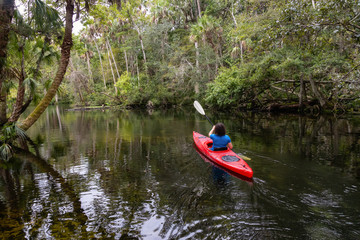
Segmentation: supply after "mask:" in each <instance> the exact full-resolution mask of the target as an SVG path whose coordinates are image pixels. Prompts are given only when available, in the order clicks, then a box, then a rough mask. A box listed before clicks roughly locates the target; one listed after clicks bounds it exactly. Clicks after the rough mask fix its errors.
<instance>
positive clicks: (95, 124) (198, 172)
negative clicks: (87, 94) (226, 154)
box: [0, 108, 360, 239]
mask: <svg viewBox="0 0 360 240" xmlns="http://www.w3.org/2000/svg"><path fill="white" fill-rule="evenodd" d="M213 115H215V114H214V113H213ZM215 116H216V117H214V119H216V118H217V119H216V120H217V121H221V122H224V123H225V125H226V126H227V130H228V132H229V135H230V136H231V139H232V142H233V144H234V146H235V150H236V151H241V152H243V153H244V154H245V155H247V156H249V157H251V158H252V160H251V161H249V162H248V163H249V165H250V166H251V167H252V169H253V170H254V178H255V179H254V182H253V183H251V184H249V182H246V181H243V180H241V179H238V178H234V177H233V176H232V175H223V174H214V172H213V168H212V165H210V164H209V163H207V162H204V161H203V160H202V159H201V158H200V157H199V155H198V154H197V152H196V151H195V149H194V148H193V140H192V131H193V130H196V131H198V132H201V133H205V134H206V133H207V132H208V131H209V126H208V125H207V124H208V123H207V122H206V120H205V119H202V118H201V116H198V115H196V114H194V111H166V112H165V111H153V112H151V115H150V114H148V113H147V112H136V111H123V112H116V111H109V110H105V111H104V112H100V111H93V112H65V111H64V109H62V108H57V109H56V108H53V109H52V108H49V109H48V110H47V115H44V118H42V119H39V122H38V123H37V125H36V127H35V128H31V129H29V135H30V136H31V138H32V139H33V140H34V142H35V143H37V144H38V145H39V146H40V149H39V154H40V155H41V156H42V158H39V157H37V156H36V154H32V153H29V152H25V151H19V153H18V154H17V158H16V159H14V161H13V162H11V163H6V164H5V163H2V165H1V167H0V169H1V170H0V173H1V181H0V193H1V195H0V209H4V210H0V211H1V212H0V228H1V233H2V234H3V235H4V234H6V235H4V236H5V237H6V236H12V237H14V238H54V239H58V238H59V239H60V238H88V239H89V238H105V239H106V238H110V239H111V238H114V239H120V238H122V239H151V238H155V239H158V238H163V239H180V238H184V239H186V238H188V239H189V238H195V239H206V238H207V239H224V238H225V239H226V238H230V239H241V238H242V237H243V236H246V237H248V238H251V237H253V238H275V239H276V238H296V237H300V238H301V237H302V238H311V237H312V236H315V235H316V234H320V235H321V234H323V235H322V236H331V234H334V233H336V234H338V236H343V237H344V239H345V238H346V239H356V238H354V236H358V235H360V234H357V233H356V231H355V230H354V229H356V224H357V223H358V222H359V221H360V219H359V218H358V216H359V214H357V213H359V211H360V209H359V207H358V203H357V202H355V200H354V199H356V198H357V197H359V194H358V191H359V189H360V186H359V183H358V182H357V181H356V180H354V179H355V178H353V177H354V176H359V173H358V172H357V171H358V169H359V156H360V149H359V144H358V143H359V136H360V134H359V133H360V120H359V119H357V118H332V117H325V116H320V117H317V118H307V117H301V116H296V115H287V116H276V115H267V114H252V113H242V114H241V115H238V116H234V117H229V116H228V115H221V114H218V115H215ZM45 159H46V160H45ZM216 176H218V177H216ZM214 181H215V182H214ZM343 186H345V190H344V188H343ZM332 206H336V208H333V207H332ZM349 209H351V211H350V210H349ZM324 216H325V218H324ZM332 219H337V220H336V221H332ZM314 222H316V223H317V224H316V225H315V224H313V223H314ZM344 222H349V223H351V224H350V225H349V224H348V225H346V224H343V223H344ZM339 223H340V224H339ZM324 229H325V230H329V229H330V230H332V232H331V234H328V233H326V232H325V233H324V232H323V230H324ZM329 233H330V231H329Z"/></svg>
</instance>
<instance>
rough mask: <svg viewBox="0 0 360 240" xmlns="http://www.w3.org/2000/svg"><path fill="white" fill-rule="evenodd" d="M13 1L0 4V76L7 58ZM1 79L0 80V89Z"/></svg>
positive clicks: (9, 0)
mask: <svg viewBox="0 0 360 240" xmlns="http://www.w3.org/2000/svg"><path fill="white" fill-rule="evenodd" d="M14 9H15V0H2V1H1V3H0V76H2V71H3V68H4V65H5V61H6V56H7V44H8V41H9V32H10V24H11V21H12V18H13V15H14ZM3 80H4V79H3V78H0V89H1V87H2V82H3Z"/></svg>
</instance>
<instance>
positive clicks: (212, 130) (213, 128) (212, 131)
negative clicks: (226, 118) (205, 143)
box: [209, 125, 215, 137]
mask: <svg viewBox="0 0 360 240" xmlns="http://www.w3.org/2000/svg"><path fill="white" fill-rule="evenodd" d="M214 130H215V125H214V126H213V127H212V129H211V130H210V132H209V137H210V135H211V134H213V133H214Z"/></svg>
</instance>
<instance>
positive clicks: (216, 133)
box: [209, 123, 233, 151]
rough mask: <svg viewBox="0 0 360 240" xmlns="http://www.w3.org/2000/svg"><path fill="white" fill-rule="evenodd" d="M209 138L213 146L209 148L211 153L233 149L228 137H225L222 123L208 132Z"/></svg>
mask: <svg viewBox="0 0 360 240" xmlns="http://www.w3.org/2000/svg"><path fill="white" fill-rule="evenodd" d="M209 137H210V138H211V139H212V140H213V145H212V147H211V148H210V150H212V151H221V150H226V149H227V148H229V149H232V148H233V145H232V143H231V139H230V137H229V136H228V135H226V130H225V125H224V124H223V123H217V124H215V125H214V126H213V127H212V129H211V130H210V132H209Z"/></svg>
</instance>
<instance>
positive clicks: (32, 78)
mask: <svg viewBox="0 0 360 240" xmlns="http://www.w3.org/2000/svg"><path fill="white" fill-rule="evenodd" d="M359 8H360V5H359V4H358V2H357V1H355V0H326V1H325V0H312V1H304V0H291V1H289V0H280V1H278V0H277V1H274V0H181V1H169V0H108V1H105V0H62V1H43V0H30V1H23V0H18V1H15V0H4V1H2V5H1V9H0V11H1V19H0V22H1V29H0V31H1V32H0V76H1V77H0V125H1V126H3V128H4V126H10V125H11V126H13V127H14V128H19V129H22V130H27V129H28V128H29V127H30V126H32V125H33V124H34V122H36V120H37V119H38V118H39V116H40V115H41V114H42V113H43V112H44V110H45V109H46V108H47V106H48V105H49V104H55V103H64V104H65V103H66V104H72V105H73V106H119V107H121V108H144V107H147V108H154V107H157V108H159V107H162V108H169V107H176V106H186V105H190V104H191V103H192V102H193V101H194V100H195V99H201V101H202V102H203V103H204V104H205V105H207V106H209V107H211V108H212V109H217V110H222V111H240V110H241V111H243V110H252V111H254V110H256V111H284V112H298V113H310V114H314V113H315V114H317V113H321V112H335V113H344V112H358V110H359V106H360V98H359V91H360V87H359V86H360V85H359V80H358V79H359V75H360V72H359V66H360V59H359V57H358V52H359V46H360V45H359V36H360V11H359ZM74 24H77V26H81V27H80V28H79V27H77V29H74V27H73V25H74ZM29 106H36V107H35V109H34V110H33V111H32V112H31V114H28V115H27V116H23V115H24V112H26V109H27V108H28V107H29ZM19 119H22V120H21V121H19ZM15 123H17V124H15Z"/></svg>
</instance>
